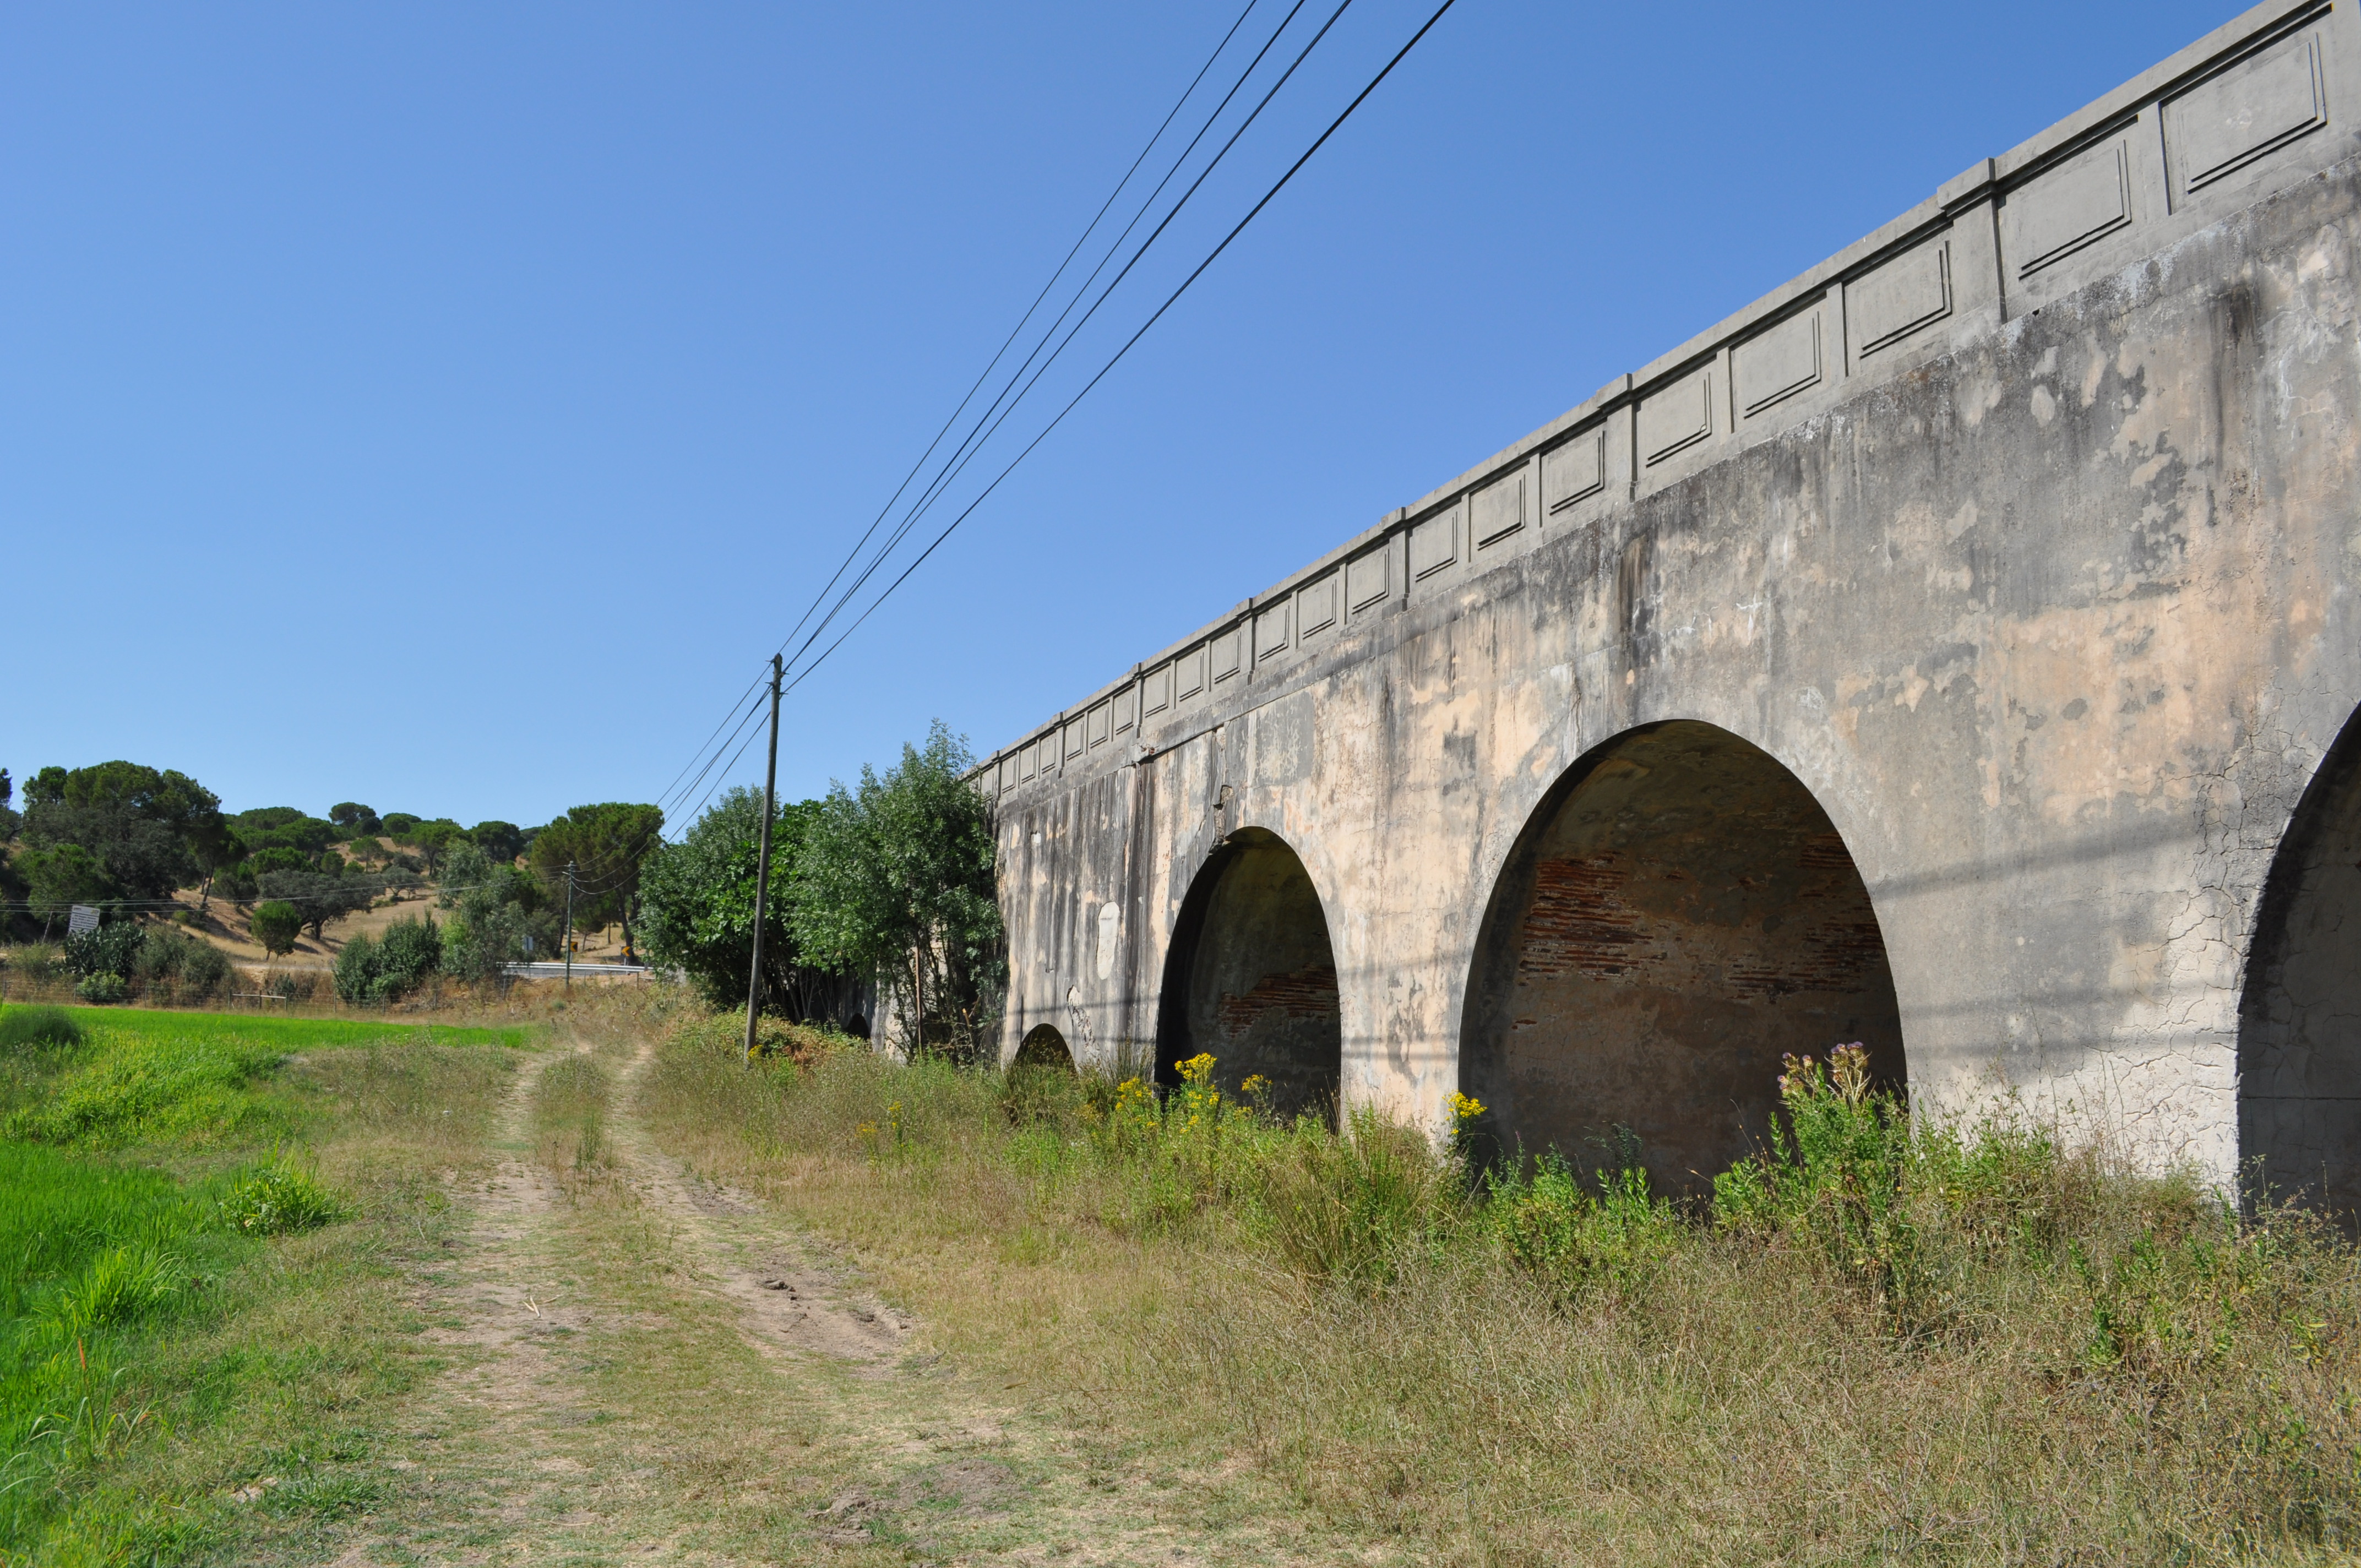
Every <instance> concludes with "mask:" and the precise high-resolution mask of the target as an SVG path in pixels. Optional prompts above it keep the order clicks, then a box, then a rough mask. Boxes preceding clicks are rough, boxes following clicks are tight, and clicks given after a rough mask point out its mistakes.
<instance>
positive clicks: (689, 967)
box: [639, 788, 856, 1023]
mask: <svg viewBox="0 0 2361 1568" xmlns="http://www.w3.org/2000/svg"><path fill="white" fill-rule="evenodd" d="M820 810H821V806H820V803H819V802H818V801H816V800H806V801H797V802H790V803H782V804H781V805H780V806H779V808H778V813H777V815H776V816H775V817H774V818H773V820H772V824H771V897H770V902H769V904H768V905H767V906H766V908H765V909H764V911H763V916H764V917H763V1006H764V1010H765V1011H768V1012H774V1013H780V1014H785V1015H786V1016H788V1017H790V1018H796V1019H806V1018H825V1019H828V1020H829V1021H830V1022H834V1023H841V1022H842V1021H843V1020H844V1017H845V1015H846V1014H848V1013H850V1012H851V1010H852V1007H853V1004H854V1003H853V998H852V987H851V981H853V980H854V979H855V978H856V977H854V976H852V975H850V974H847V973H845V972H844V971H842V970H830V969H828V968H824V967H820V966H816V965H813V964H810V963H807V962H806V961H805V960H804V956H803V953H802V951H801V949H800V948H798V947H797V945H796V937H795V932H794V929H793V928H792V927H791V926H790V925H789V923H788V916H787V906H788V896H787V889H788V886H789V884H790V883H792V882H793V881H794V875H795V868H796V864H797V862H798V861H800V859H801V858H802V854H803V846H804V843H805V841H806V839H808V838H809V837H810V835H811V831H812V828H813V826H814V824H816V823H817V822H818V819H819V815H820ZM762 827H763V796H762V794H761V792H759V791H756V790H751V789H742V788H741V789H733V790H731V791H730V792H729V793H728V794H727V795H723V796H722V797H721V799H720V800H719V802H718V803H716V804H715V806H713V808H712V809H711V810H709V811H708V812H706V813H705V815H704V816H702V817H698V818H697V824H696V826H694V827H692V828H689V830H688V832H687V834H686V836H685V837H684V838H683V839H681V841H680V842H679V843H677V844H664V845H660V846H658V848H657V849H656V850H654V851H653V853H651V854H650V855H649V856H648V859H647V861H646V863H645V864H644V865H643V866H642V868H641V870H640V915H639V922H640V923H639V933H640V939H641V941H642V943H643V944H644V945H645V946H644V955H645V957H646V958H647V959H648V961H649V962H651V963H653V964H654V965H656V966H657V967H658V968H660V969H667V970H679V971H680V972H681V973H682V974H684V975H686V976H687V977H688V980H689V981H690V983H692V984H694V985H695V986H696V987H697V992H698V994H699V995H701V996H703V997H704V998H705V1000H706V1001H707V1002H708V1003H711V1004H712V1005H714V1006H717V1007H743V1006H744V1005H746V982H747V980H748V978H749V976H750V974H751V972H752V969H753V962H754V879H755V871H756V868H757V864H758V862H759V861H760V858H761V838H760V836H761V833H762Z"/></svg>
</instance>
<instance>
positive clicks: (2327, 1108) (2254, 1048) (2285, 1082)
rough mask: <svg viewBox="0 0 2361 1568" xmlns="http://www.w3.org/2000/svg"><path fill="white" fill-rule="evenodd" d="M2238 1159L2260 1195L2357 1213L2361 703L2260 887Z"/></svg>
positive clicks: (2241, 1018)
mask: <svg viewBox="0 0 2361 1568" xmlns="http://www.w3.org/2000/svg"><path fill="white" fill-rule="evenodd" d="M2238 1155H2239V1159H2240V1161H2241V1163H2242V1164H2243V1165H2244V1166H2245V1167H2246V1175H2247V1179H2248V1182H2249V1186H2250V1189H2251V1190H2253V1191H2255V1192H2256V1193H2257V1195H2262V1194H2266V1193H2267V1194H2268V1195H2269V1196H2273V1197H2279V1198H2298V1199H2301V1200H2304V1201H2310V1202H2312V1203H2316V1204H2320V1205H2322V1206H2324V1207H2326V1208H2329V1209H2331V1210H2334V1211H2335V1212H2339V1213H2342V1214H2344V1215H2345V1216H2347V1218H2348V1223H2350V1221H2351V1218H2352V1217H2353V1216H2355V1215H2356V1214H2361V712H2356V714H2355V715H2354V716H2352V717H2350V718H2347V719H2346V720H2345V729H2344V730H2343V732H2342V733H2340V734H2339V735H2338V736H2337V738H2336V743H2335V744H2334V745H2333V746H2331V747H2330V748H2329V751H2328V755H2327V756H2326V757H2325V758H2323V760H2322V762H2321V764H2320V767H2319V769H2318V770H2317V771H2316V772H2315V773H2313V774H2312V782H2311V783H2310V784H2307V785H2306V786H2305V788H2304V792H2303V795H2302V797H2301V799H2300V800H2299V801H2298V802H2297V805H2296V808H2295V812H2294V814H2293V815H2292V816H2291V817H2290V818H2289V821H2288V827H2287V830H2286V832H2284V833H2283V834H2282V835H2280V838H2279V849H2278V850H2277V852H2276V853H2274V855H2273V856H2272V858H2271V869H2270V873H2269V875H2268V877H2266V878H2265V880H2264V883H2263V895H2262V898H2261V900H2260V902H2259V904H2258V905H2257V910H2256V916H2255V925H2254V929H2253V932H2252V935H2251V936H2250V937H2249V938H2248V940H2247V946H2246V979H2245V982H2244V984H2243V985H2242V987H2241V988H2240V994H2239V1005H2238Z"/></svg>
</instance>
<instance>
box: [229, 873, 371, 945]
mask: <svg viewBox="0 0 2361 1568" xmlns="http://www.w3.org/2000/svg"><path fill="white" fill-rule="evenodd" d="M255 880H256V882H257V883H258V884H259V886H260V888H261V892H262V896H263V897H265V898H269V899H274V900H277V901H278V902H280V903H282V904H288V905H293V906H294V907H295V908H296V909H297V910H298V911H300V912H301V913H302V917H303V924H304V925H306V926H308V927H311V928H312V936H313V939H314V940H323V941H324V940H325V939H326V937H327V927H328V922H329V921H331V920H341V919H343V918H344V917H345V916H347V915H350V914H353V913H354V912H356V911H357V910H362V909H367V908H368V906H369V905H371V904H374V903H375V902H377V883H376V881H375V880H374V879H372V878H369V877H366V876H337V875H335V874H334V873H332V872H315V871H283V872H282V871H273V872H263V873H262V874H261V875H260V876H259V877H258V878H256V879H255Z"/></svg>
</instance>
